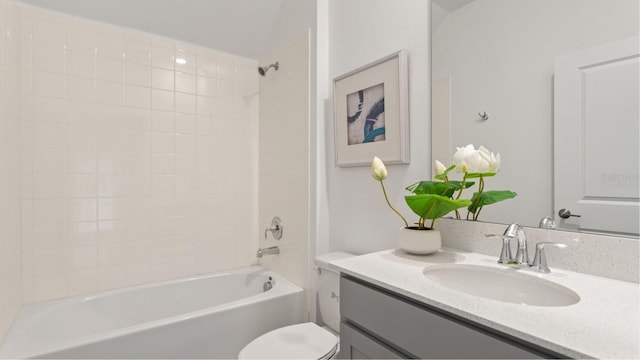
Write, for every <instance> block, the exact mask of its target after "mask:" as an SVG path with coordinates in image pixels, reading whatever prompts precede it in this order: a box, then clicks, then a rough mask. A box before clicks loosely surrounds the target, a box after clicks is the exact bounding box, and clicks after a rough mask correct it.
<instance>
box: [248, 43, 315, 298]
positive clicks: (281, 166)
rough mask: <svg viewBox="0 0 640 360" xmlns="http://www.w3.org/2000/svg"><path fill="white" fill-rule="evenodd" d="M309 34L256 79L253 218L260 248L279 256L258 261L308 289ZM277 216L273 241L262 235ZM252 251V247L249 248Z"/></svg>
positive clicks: (288, 46) (271, 57) (287, 48)
mask: <svg viewBox="0 0 640 360" xmlns="http://www.w3.org/2000/svg"><path fill="white" fill-rule="evenodd" d="M309 36H310V33H309V31H305V32H304V33H302V34H300V35H298V36H297V37H296V38H294V39H293V40H291V41H290V42H289V43H288V44H286V45H285V46H283V47H282V48H280V49H278V50H276V51H274V52H273V53H272V54H270V55H269V56H267V57H265V58H264V59H262V60H261V64H271V63H275V62H276V61H277V62H278V63H279V65H280V68H279V70H278V71H275V70H274V69H271V70H270V71H269V72H268V73H267V74H266V75H265V76H263V77H261V78H260V81H259V83H260V121H259V129H260V135H259V138H260V155H259V169H260V171H259V191H258V194H259V209H260V210H259V217H258V225H259V229H260V231H261V232H260V236H261V239H260V247H269V246H276V245H277V246H278V247H279V248H280V254H279V255H276V256H273V255H268V256H265V257H263V258H262V259H261V260H260V263H261V264H263V265H265V266H267V267H268V268H269V269H271V270H273V271H275V272H277V273H279V274H281V275H283V276H284V277H286V278H287V279H288V280H290V281H292V282H293V283H295V284H297V285H298V286H301V287H303V288H305V289H308V287H309V285H308V274H309V261H308V253H309V115H310V114H309V111H310V110H309V102H310V93H309V91H310V87H309V85H310V84H309V81H310V79H309V76H310V63H309V60H310V59H309V51H310V48H309ZM274 216H279V217H280V219H281V220H282V223H283V227H284V232H283V236H282V239H280V240H275V239H274V238H273V236H272V234H271V233H268V234H267V239H264V238H263V237H262V236H263V231H264V229H266V228H267V227H268V226H270V224H271V219H272V218H273V217H274ZM255 250H257V248H256V249H255Z"/></svg>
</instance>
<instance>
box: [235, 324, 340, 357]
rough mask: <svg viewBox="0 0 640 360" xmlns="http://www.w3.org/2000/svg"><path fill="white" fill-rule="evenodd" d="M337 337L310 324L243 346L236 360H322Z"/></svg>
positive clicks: (284, 329) (274, 332)
mask: <svg viewBox="0 0 640 360" xmlns="http://www.w3.org/2000/svg"><path fill="white" fill-rule="evenodd" d="M337 347H338V337H336V336H335V335H333V334H332V333H330V332H329V331H327V330H325V329H323V328H321V327H320V326H318V325H316V324H315V323H312V322H307V323H302V324H296V325H291V326H285V327H282V328H279V329H275V330H272V331H270V332H268V333H266V334H264V335H262V336H260V337H258V338H256V339H255V340H253V341H252V342H250V343H249V344H248V345H247V346H245V347H244V348H243V349H242V350H241V351H240V354H238V359H325V358H328V357H330V356H331V355H333V354H334V353H335V351H336V348H337Z"/></svg>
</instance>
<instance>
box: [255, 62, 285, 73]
mask: <svg viewBox="0 0 640 360" xmlns="http://www.w3.org/2000/svg"><path fill="white" fill-rule="evenodd" d="M279 67H280V65H279V64H278V62H277V61H276V62H275V64H271V65H269V66H258V73H259V74H260V75H262V76H265V74H266V73H267V71H269V69H271V68H274V69H276V71H277V70H278V68H279Z"/></svg>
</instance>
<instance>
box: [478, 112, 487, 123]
mask: <svg viewBox="0 0 640 360" xmlns="http://www.w3.org/2000/svg"><path fill="white" fill-rule="evenodd" d="M478 115H480V120H481V121H487V120H489V115H488V114H487V112H486V111H484V112H482V113H478Z"/></svg>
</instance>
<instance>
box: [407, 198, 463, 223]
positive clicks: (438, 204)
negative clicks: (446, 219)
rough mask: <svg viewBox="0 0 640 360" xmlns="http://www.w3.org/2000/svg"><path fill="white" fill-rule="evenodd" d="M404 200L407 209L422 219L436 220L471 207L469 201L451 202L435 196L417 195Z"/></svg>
mask: <svg viewBox="0 0 640 360" xmlns="http://www.w3.org/2000/svg"><path fill="white" fill-rule="evenodd" d="M404 198H405V200H406V201H407V205H409V208H411V210H413V212H414V213H416V215H418V216H419V217H420V218H422V219H438V218H441V217H443V216H445V215H447V214H448V213H450V212H452V211H454V210H456V209H460V208H463V207H467V206H469V205H471V201H469V200H466V199H460V200H453V199H450V198H448V197H446V196H441V195H435V194H419V195H412V196H405V197H404Z"/></svg>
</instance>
